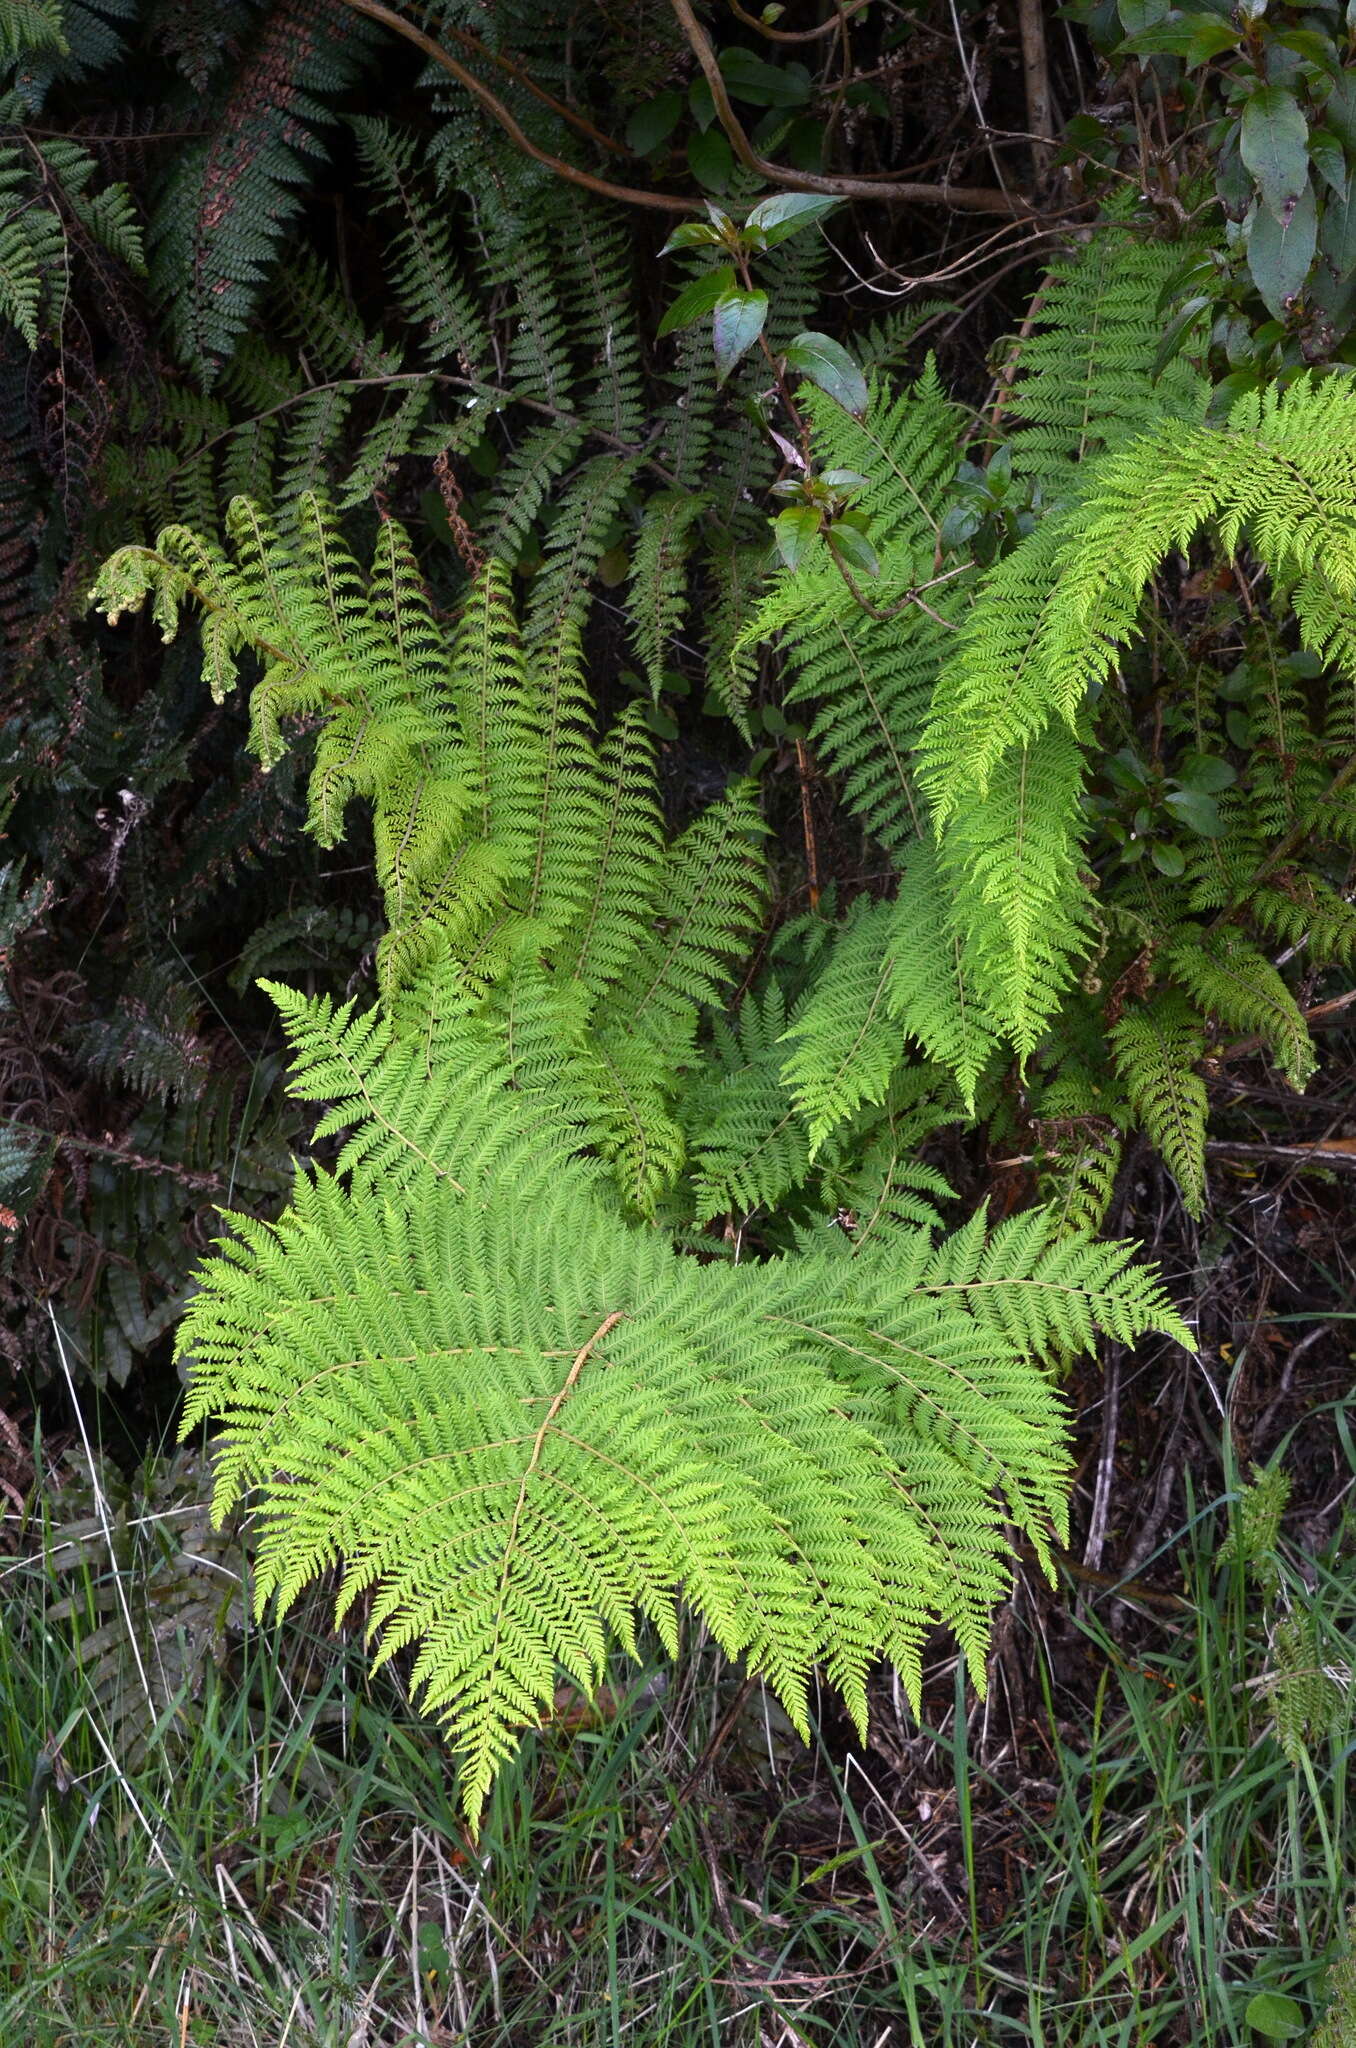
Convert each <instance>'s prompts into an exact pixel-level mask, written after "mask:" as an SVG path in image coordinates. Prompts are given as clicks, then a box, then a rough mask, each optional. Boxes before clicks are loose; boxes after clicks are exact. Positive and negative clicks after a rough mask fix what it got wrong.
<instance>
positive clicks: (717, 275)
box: [659, 263, 735, 336]
mask: <svg viewBox="0 0 1356 2048" xmlns="http://www.w3.org/2000/svg"><path fill="white" fill-rule="evenodd" d="M734 290H735V274H734V271H733V270H732V269H731V267H730V265H729V264H728V263H722V264H721V265H720V266H719V267H718V268H717V269H715V270H708V271H707V272H706V273H705V274H704V275H703V276H701V277H694V278H693V280H692V282H691V284H686V285H684V286H683V289H682V290H681V291H680V292H679V294H678V296H677V298H676V299H675V300H674V302H673V304H672V305H671V306H670V307H669V310H668V312H667V313H666V314H665V315H664V317H663V319H662V320H661V321H660V323H659V332H660V334H661V336H662V335H665V334H676V333H677V331H678V329H679V328H680V327H694V326H695V325H696V323H697V322H698V321H699V320H701V319H704V318H705V316H706V314H708V313H709V312H710V311H711V309H712V307H713V306H714V305H715V303H716V300H717V299H720V298H723V297H724V296H725V294H726V293H727V292H732V291H734Z"/></svg>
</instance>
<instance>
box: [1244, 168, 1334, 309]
mask: <svg viewBox="0 0 1356 2048" xmlns="http://www.w3.org/2000/svg"><path fill="white" fill-rule="evenodd" d="M1317 241H1318V205H1317V202H1316V201H1315V198H1314V190H1313V186H1312V185H1306V186H1305V188H1304V190H1303V192H1302V193H1301V194H1300V197H1299V202H1298V204H1297V205H1296V207H1295V210H1294V212H1293V213H1292V214H1291V216H1290V221H1289V224H1288V226H1286V227H1282V226H1281V224H1280V222H1279V221H1278V220H1277V218H1276V216H1275V214H1274V213H1272V212H1270V211H1269V210H1268V208H1266V207H1265V206H1259V207H1258V209H1257V212H1256V214H1255V215H1254V217H1253V223H1252V228H1251V230H1250V232H1249V235H1248V268H1249V270H1250V271H1251V272H1252V281H1253V283H1254V284H1255V285H1256V286H1257V289H1258V291H1259V292H1260V293H1261V295H1262V297H1263V299H1264V300H1265V302H1266V307H1267V311H1268V312H1269V313H1272V314H1274V315H1275V317H1276V318H1277V319H1278V320H1283V319H1284V318H1285V316H1286V313H1287V311H1288V310H1289V307H1290V302H1291V300H1292V299H1294V297H1295V295H1296V294H1297V293H1298V292H1299V291H1301V290H1302V289H1303V285H1304V280H1305V279H1306V277H1307V276H1308V275H1309V265H1310V264H1311V263H1312V262H1313V260H1314V249H1315V246H1316V244H1317Z"/></svg>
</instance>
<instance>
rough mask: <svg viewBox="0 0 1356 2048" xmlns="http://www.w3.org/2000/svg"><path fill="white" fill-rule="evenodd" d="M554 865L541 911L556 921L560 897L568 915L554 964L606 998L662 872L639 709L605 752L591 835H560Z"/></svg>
mask: <svg viewBox="0 0 1356 2048" xmlns="http://www.w3.org/2000/svg"><path fill="white" fill-rule="evenodd" d="M552 862H553V875H554V878H555V879H554V886H553V890H552V892H551V893H550V894H548V895H544V896H543V910H544V912H545V914H547V915H548V916H549V915H551V914H552V905H553V903H554V902H555V901H556V900H557V898H558V899H559V901H560V902H561V904H562V908H563V911H564V913H565V914H564V915H562V916H561V917H560V919H559V921H560V924H561V927H562V934H563V935H562V939H561V943H560V947H559V951H558V953H557V956H556V957H557V960H558V962H559V965H560V968H561V970H562V971H563V972H565V973H569V974H573V975H576V976H577V977H578V978H579V980H581V981H582V982H583V983H584V984H585V985H586V986H587V987H588V988H589V989H591V990H592V991H593V992H594V993H595V994H598V995H601V994H602V993H603V991H604V990H605V989H607V988H608V987H610V986H611V985H612V984H613V983H614V982H616V981H617V980H618V978H619V977H620V976H621V974H622V972H623V970H624V968H625V967H626V965H627V963H628V962H629V960H630V959H631V958H632V957H633V955H634V953H635V949H636V946H637V943H638V941H639V937H640V934H641V932H642V930H643V929H644V927H645V924H646V921H647V920H648V919H649V917H650V916H651V913H652V907H653V904H654V901H655V895H656V892H657V891H658V888H659V885H660V876H661V873H662V871H663V862H664V828H663V819H662V816H661V814H660V810H659V804H658V800H657V798H656V794H655V761H654V736H653V734H652V733H650V732H649V730H648V729H647V727H646V725H645V721H644V715H643V712H642V709H641V707H640V706H639V705H634V706H632V708H631V709H630V710H629V711H627V712H626V714H625V715H624V716H623V717H622V718H621V719H620V720H619V721H618V723H617V724H616V725H615V726H614V727H613V729H612V731H611V732H610V733H609V734H608V736H607V739H606V740H605V741H604V743H603V746H602V748H601V750H600V754H599V780H598V784H597V793H596V797H595V804H594V808H593V809H592V811H591V814H590V817H589V821H588V830H587V831H586V832H578V833H576V832H575V831H573V830H571V831H570V832H569V833H568V834H566V833H564V832H562V833H561V834H560V835H559V837H558V841H557V842H556V843H555V844H553V849H552Z"/></svg>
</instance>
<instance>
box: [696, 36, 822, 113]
mask: <svg viewBox="0 0 1356 2048" xmlns="http://www.w3.org/2000/svg"><path fill="white" fill-rule="evenodd" d="M719 62H720V75H721V77H722V78H723V79H724V80H725V84H726V88H727V90H728V91H729V93H730V96H731V98H732V99H737V100H742V101H743V102H744V104H745V106H749V107H803V106H804V105H805V103H806V101H807V100H808V99H809V97H810V95H811V93H812V91H813V90H814V80H813V79H812V78H811V76H810V74H809V72H808V71H807V70H806V68H805V66H804V65H803V64H768V63H766V62H765V61H764V59H763V58H762V57H756V56H755V55H754V53H753V51H752V50H745V49H741V48H740V47H739V46H738V45H734V46H733V47H731V48H730V49H728V50H722V51H721V53H720V59H719Z"/></svg>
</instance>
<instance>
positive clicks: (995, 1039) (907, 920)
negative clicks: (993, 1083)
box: [886, 838, 1002, 1108]
mask: <svg viewBox="0 0 1356 2048" xmlns="http://www.w3.org/2000/svg"><path fill="white" fill-rule="evenodd" d="M886 952H887V959H888V962H889V966H890V969H891V982H890V1009H891V1014H892V1015H893V1016H895V1017H896V1018H898V1020H899V1022H900V1023H901V1024H902V1025H903V1027H904V1029H905V1031H906V1032H908V1034H909V1035H910V1037H912V1038H915V1039H917V1041H918V1043H919V1045H921V1046H922V1048H923V1050H924V1052H925V1053H927V1054H928V1056H929V1057H930V1058H931V1059H934V1060H937V1061H938V1062H939V1063H940V1064H941V1065H942V1066H944V1067H949V1068H950V1070H951V1072H952V1073H953V1074H954V1075H955V1077H956V1085H957V1087H958V1088H959V1089H960V1092H961V1095H962V1098H963V1099H964V1101H965V1103H966V1106H967V1107H970V1108H972V1107H973V1105H974V1097H975V1084H976V1082H977V1081H978V1079H979V1076H980V1074H981V1073H982V1072H983V1070H984V1068H985V1067H986V1066H987V1064H988V1062H989V1060H990V1059H991V1058H992V1056H993V1054H994V1052H995V1050H996V1049H997V1046H998V1043H999V1040H1000V1038H1001V1037H1002V1027H1001V1026H1000V1025H999V1023H998V1021H997V1020H996V1018H995V1017H994V1016H993V1015H992V1014H991V1013H990V1012H989V1011H988V1010H987V1009H986V1007H985V1005H984V1003H983V1001H982V1000H981V999H980V996H979V994H978V992H977V990H976V989H975V988H974V987H973V986H972V975H971V970H970V969H969V968H968V967H967V965H966V959H965V947H964V944H963V942H962V940H961V938H960V936H959V935H958V933H957V931H956V927H955V911H954V905H953V902H952V896H951V889H950V887H949V884H948V879H947V877H946V875H945V874H944V872H943V870H942V868H941V865H940V863H939V861H938V859H937V850H936V847H935V845H934V843H933V841H932V840H931V839H926V838H924V839H919V840H918V841H917V843H916V844H915V845H914V846H912V847H910V849H909V851H908V853H907V854H906V856H905V864H904V871H903V873H902V874H901V876H900V880H899V892H898V894H897V896H896V897H895V903H894V915H893V918H892V920H891V926H890V935H889V939H888V941H887V947H886Z"/></svg>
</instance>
